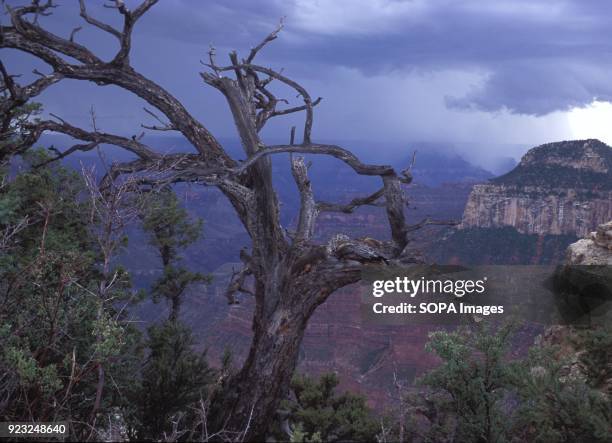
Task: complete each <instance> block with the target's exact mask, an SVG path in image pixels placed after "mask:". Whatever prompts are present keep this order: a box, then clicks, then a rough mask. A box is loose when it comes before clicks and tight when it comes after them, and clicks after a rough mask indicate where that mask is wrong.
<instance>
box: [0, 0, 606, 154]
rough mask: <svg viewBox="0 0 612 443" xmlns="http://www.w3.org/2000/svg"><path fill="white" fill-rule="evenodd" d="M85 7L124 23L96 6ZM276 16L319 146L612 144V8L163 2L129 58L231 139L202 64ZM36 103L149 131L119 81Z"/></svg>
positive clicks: (277, 133) (62, 13)
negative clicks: (314, 103) (310, 107)
mask: <svg viewBox="0 0 612 443" xmlns="http://www.w3.org/2000/svg"><path fill="white" fill-rule="evenodd" d="M8 3H11V1H10V0H9V1H8ZM12 3H15V2H12ZM21 3H22V2H21ZM60 3H61V7H60V8H57V9H56V10H55V11H54V16H53V17H50V18H45V19H44V20H43V23H44V24H48V25H49V26H50V27H51V28H52V29H53V30H55V31H57V32H59V33H61V34H62V35H64V36H67V35H69V33H70V30H71V29H72V28H74V27H75V26H77V25H80V24H82V23H81V19H80V18H79V16H78V8H77V6H76V4H77V2H76V1H72V0H70V1H68V0H63V1H60ZM87 3H88V4H89V5H90V9H91V12H92V13H94V12H95V13H96V14H99V17H101V18H104V19H105V20H107V21H109V22H116V23H118V18H117V17H116V16H115V15H116V12H115V11H113V10H108V9H102V8H99V7H98V6H99V5H100V4H101V2H100V1H93V0H92V1H88V2H87ZM127 3H128V4H131V5H135V4H136V2H133V1H129V0H128V1H127ZM280 17H285V29H284V31H283V33H282V34H281V36H280V38H279V39H278V40H276V41H275V42H273V43H272V45H271V46H269V47H268V48H267V49H266V50H265V52H263V53H262V54H261V57H260V59H259V63H260V64H264V65H267V66H271V67H274V68H284V73H285V74H286V75H288V76H290V77H293V78H295V79H296V80H298V81H300V82H302V83H303V84H304V85H305V86H306V87H307V88H308V89H309V91H310V92H311V95H313V96H315V97H317V96H322V97H323V98H324V100H323V102H322V103H321V105H320V107H319V108H318V110H317V113H316V115H315V119H316V120H315V127H314V138H315V140H316V139H320V140H352V139H355V140H361V141H372V142H374V143H375V142H379V143H381V145H382V146H384V145H385V143H389V142H393V144H403V143H406V144H409V143H410V142H413V141H430V142H451V143H456V144H457V145H458V146H460V147H459V148H458V149H459V150H460V151H462V152H463V153H464V154H466V156H467V157H468V158H470V159H472V160H474V159H476V160H478V159H483V158H488V157H491V156H494V155H500V156H501V155H514V156H517V155H519V154H520V153H521V152H522V151H523V150H524V149H526V148H527V147H531V146H534V145H537V144H540V143H544V142H547V141H557V140H562V139H570V138H584V137H599V138H601V139H603V140H604V141H607V142H608V143H611V142H612V129H610V128H612V121H611V120H612V106H610V105H609V104H608V103H607V102H608V101H612V75H611V74H612V36H611V35H610V32H609V31H610V29H612V1H610V0H588V1H585V0H573V1H564V0H495V1H485V0H454V1H453V0H257V1H254V0H207V1H202V0H161V1H160V4H158V5H156V6H155V7H154V8H153V9H152V10H151V11H149V13H147V15H146V16H145V17H144V18H143V19H142V20H141V22H140V23H139V25H138V27H137V28H136V32H135V36H134V45H133V50H132V63H133V65H134V67H135V68H136V69H138V70H140V71H141V72H143V73H144V74H145V75H147V76H149V77H150V78H152V79H153V80H155V81H157V82H158V83H160V84H161V85H162V86H164V87H165V88H167V89H168V90H170V91H171V92H172V93H174V94H175V95H176V96H177V97H178V98H180V99H181V100H182V101H183V102H184V103H185V105H186V106H187V108H188V109H189V110H190V111H191V112H192V113H193V114H194V115H196V116H197V117H198V118H200V119H201V120H202V121H203V123H204V124H205V125H206V126H207V127H208V128H209V129H210V130H212V131H213V133H215V134H216V135H218V136H219V137H232V136H234V132H233V126H232V121H231V118H230V117H229V113H228V111H227V108H226V106H225V103H224V101H223V98H222V97H221V96H220V94H219V93H218V92H217V91H215V90H211V88H209V87H207V86H206V85H205V84H203V82H202V80H201V79H200V77H199V75H198V72H199V71H202V70H203V69H204V67H203V66H202V65H201V64H200V60H201V59H203V58H204V57H205V54H206V52H207V50H208V47H209V44H211V43H212V44H214V45H215V46H216V47H217V52H218V54H219V55H218V57H219V59H220V60H224V57H225V54H226V53H227V52H228V51H229V50H232V49H236V50H238V51H239V52H241V53H242V54H245V53H247V52H248V50H249V48H250V47H251V46H252V45H254V44H256V43H257V42H258V41H259V40H261V38H262V37H263V36H264V35H265V34H267V33H268V32H269V31H270V30H271V29H273V28H274V26H275V25H276V23H277V22H278V20H279V18H280ZM2 20H3V23H6V22H7V18H6V17H3V19H2ZM77 41H79V42H81V43H86V44H89V45H92V46H93V47H95V49H96V51H97V52H98V53H99V54H102V55H103V56H106V57H109V56H110V55H111V54H112V53H113V50H114V49H115V47H116V41H114V40H113V38H112V37H109V36H107V35H104V34H103V33H100V32H99V31H97V30H93V29H90V28H87V27H85V28H84V29H83V31H81V32H79V33H78V34H77ZM0 55H1V56H2V59H3V60H6V61H7V64H8V65H9V67H10V68H11V70H12V71H13V72H29V71H30V70H31V67H32V66H33V65H32V60H31V58H30V57H29V56H26V55H23V54H17V53H15V52H13V51H8V50H2V52H1V53H0ZM37 66H38V67H40V68H41V69H42V67H44V65H40V64H39V65H37ZM24 78H25V77H24ZM288 98H292V97H288ZM41 101H42V102H43V103H44V104H45V106H46V110H48V111H51V112H54V113H57V114H59V115H61V116H62V117H64V118H66V119H67V120H70V121H71V122H73V123H75V124H81V125H88V120H87V112H88V109H89V108H90V107H91V106H92V105H93V106H95V109H96V112H97V114H98V122H99V124H100V125H101V126H102V129H105V130H109V131H111V130H112V131H118V132H120V133H123V134H133V133H136V132H137V131H138V127H139V125H140V123H142V122H149V123H150V119H149V117H148V116H147V115H146V114H145V113H144V112H143V111H142V105H143V104H142V103H141V102H140V101H139V99H136V98H134V97H131V96H130V95H129V93H126V92H123V91H120V90H118V89H117V88H114V87H99V86H95V85H91V84H88V83H82V82H77V81H65V82H62V83H61V84H59V85H56V86H54V87H52V88H50V89H49V90H48V91H47V92H45V94H44V95H43V96H42V97H41ZM290 125H291V121H290V120H284V121H282V120H279V121H278V122H276V124H274V125H272V126H271V127H270V128H269V129H268V130H267V132H266V134H265V135H266V136H267V137H268V138H270V139H272V138H277V137H286V134H287V133H288V127H289V126H290ZM509 145H517V146H518V147H515V148H513V147H510V146H509ZM374 148H375V145H373V149H374Z"/></svg>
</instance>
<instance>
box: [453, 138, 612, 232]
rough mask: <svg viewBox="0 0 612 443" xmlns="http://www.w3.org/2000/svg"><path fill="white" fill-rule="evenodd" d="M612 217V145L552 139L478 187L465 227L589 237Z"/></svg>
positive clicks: (464, 216)
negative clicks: (502, 173)
mask: <svg viewBox="0 0 612 443" xmlns="http://www.w3.org/2000/svg"><path fill="white" fill-rule="evenodd" d="M610 219H612V148H611V147H609V146H608V145H606V144H604V143H602V142H600V141H599V140H593V139H591V140H574V141H563V142H558V143H548V144H545V145H541V146H538V147H535V148H533V149H531V150H530V151H528V152H527V153H526V154H525V155H524V156H523V158H522V159H521V162H520V163H519V165H518V166H517V167H516V168H514V169H513V170H512V171H510V172H508V173H507V174H505V175H502V176H500V177H497V178H494V179H492V180H490V182H489V183H488V184H480V185H475V186H474V188H473V190H472V192H471V194H470V197H469V199H468V203H467V205H466V208H465V211H464V214H463V219H462V223H461V226H460V228H461V229H466V228H498V227H504V226H512V227H514V228H515V229H516V230H517V231H518V232H520V233H523V234H538V235H546V234H549V235H564V234H574V235H577V236H580V237H583V236H586V235H587V234H589V233H590V232H591V231H593V230H594V229H595V228H596V227H597V226H598V225H599V224H601V223H604V222H607V221H608V220H610Z"/></svg>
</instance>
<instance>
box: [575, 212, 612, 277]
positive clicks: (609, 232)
mask: <svg viewBox="0 0 612 443" xmlns="http://www.w3.org/2000/svg"><path fill="white" fill-rule="evenodd" d="M567 264H570V265H609V266H612V221H609V222H607V223H604V224H601V225H599V226H598V227H597V230H596V231H595V232H591V233H590V234H589V235H588V236H587V237H586V238H583V239H581V240H578V241H577V242H576V243H573V244H571V245H570V246H569V248H568V249H567Z"/></svg>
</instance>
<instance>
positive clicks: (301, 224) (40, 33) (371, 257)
mask: <svg viewBox="0 0 612 443" xmlns="http://www.w3.org/2000/svg"><path fill="white" fill-rule="evenodd" d="M156 2H157V1H156V0H144V1H143V2H142V3H141V4H140V5H139V6H138V7H136V8H135V9H133V10H132V9H129V8H128V7H127V6H126V4H125V2H124V1H123V0H115V1H112V2H110V5H107V6H111V7H114V8H116V10H117V12H118V14H120V15H121V17H122V19H123V20H122V21H123V25H122V28H121V29H118V28H116V27H113V26H111V25H109V24H107V23H103V22H101V21H99V20H98V19H96V18H95V17H93V16H91V15H90V14H89V12H88V11H87V9H86V7H85V2H84V1H83V0H81V1H80V7H81V14H80V15H81V17H83V19H84V20H85V21H86V22H87V23H89V24H90V25H92V26H95V27H97V28H98V29H99V30H101V31H102V32H106V33H108V34H110V35H112V36H113V37H115V38H116V39H117V41H118V43H119V45H118V48H119V49H118V51H117V52H116V54H115V56H114V57H113V58H112V59H111V60H110V61H106V60H102V59H101V58H99V57H98V56H97V55H96V54H94V53H93V52H92V51H91V50H90V49H88V48H87V47H85V46H83V45H81V44H79V43H78V42H77V41H75V34H76V31H77V30H78V28H77V29H75V30H74V31H72V33H70V36H69V37H68V38H64V37H62V36H60V35H57V34H55V33H52V32H50V31H49V30H46V29H44V28H43V27H42V26H41V25H40V23H39V22H38V20H37V17H38V16H40V15H45V14H50V13H51V12H52V11H53V8H54V7H55V5H54V4H53V2H52V1H46V2H42V1H37V0H35V1H33V2H32V3H31V4H30V5H28V6H24V7H15V8H10V7H9V8H8V12H9V16H10V20H11V23H10V26H2V27H1V29H0V31H1V32H0V47H4V48H13V49H17V50H20V51H24V52H27V53H29V54H31V55H34V56H35V57H37V58H38V59H40V60H42V61H44V62H46V63H47V64H48V65H49V66H50V67H51V69H52V73H51V74H49V75H47V76H45V78H47V79H48V80H47V81H46V82H45V83H46V85H45V86H49V85H50V84H52V83H55V81H56V80H58V79H63V78H66V79H76V80H84V81H89V82H94V83H96V84H98V85H115V86H117V87H120V88H123V89H124V90H126V91H129V92H131V93H133V94H136V95H137V96H138V97H140V98H142V99H144V100H145V101H146V102H147V103H148V104H149V105H150V106H151V107H153V108H155V109H156V110H157V112H159V113H160V114H161V116H160V117H157V114H156V118H157V119H158V120H159V121H160V122H161V126H159V125H157V126H147V127H146V128H148V129H153V130H164V131H178V132H179V133H181V134H182V135H183V136H184V137H185V138H186V139H187V140H188V141H189V142H190V143H191V145H193V148H194V151H195V152H193V153H189V154H172V155H167V156H162V155H161V154H159V153H158V152H156V151H155V150H154V149H152V148H151V147H149V146H147V145H145V144H144V143H143V142H142V138H140V137H131V138H130V137H122V136H118V135H113V134H109V133H105V132H100V131H97V130H94V131H86V130H83V129H81V128H77V127H74V126H72V125H71V124H69V123H68V122H66V121H64V120H61V119H59V120H57V121H53V120H43V121H39V122H35V123H32V124H30V126H29V127H28V130H29V134H30V135H31V137H32V139H36V138H38V137H39V136H40V135H41V134H42V133H43V132H45V131H49V132H58V133H63V134H66V135H69V136H71V137H73V138H75V139H78V140H81V141H82V142H85V143H84V144H81V145H75V146H73V147H72V148H70V149H68V150H67V151H66V152H73V151H75V150H82V149H91V147H92V146H94V145H98V144H111V145H115V146H118V147H121V148H123V149H125V150H127V151H129V152H131V153H132V154H134V155H135V156H136V159H135V160H133V161H130V162H126V163H123V164H116V165H114V166H113V168H112V170H111V175H113V176H119V175H122V174H136V175H138V174H139V173H140V172H141V171H151V170H160V171H161V170H164V171H170V172H169V173H165V174H163V177H161V176H158V177H153V178H151V177H150V176H149V175H142V176H141V177H140V180H141V182H142V184H143V185H147V184H148V185H151V184H155V183H157V182H160V181H162V182H163V184H168V183H177V182H192V183H199V184H202V185H206V186H214V187H216V188H218V189H219V190H220V191H221V192H222V193H223V194H224V195H225V196H226V197H227V199H228V200H229V202H230V203H231V205H232V206H233V208H234V210H235V212H236V214H237V216H238V218H239V219H240V221H241V222H242V224H243V225H244V228H245V229H246V231H247V232H248V234H249V236H250V239H251V245H250V251H249V252H246V251H245V252H244V253H243V254H241V259H242V261H243V264H244V270H243V271H242V272H238V273H236V276H237V278H244V276H245V275H249V276H250V278H252V279H253V281H254V285H253V289H252V291H249V292H252V293H253V296H254V299H255V311H254V314H253V341H252V343H251V348H250V351H249V354H248V357H247V359H246V361H245V363H244V366H243V367H242V368H241V370H240V371H238V373H237V374H236V375H235V376H234V377H233V378H232V379H231V380H229V382H228V383H227V384H226V386H225V389H224V391H223V393H222V395H221V396H220V397H219V398H220V400H218V401H217V402H215V406H216V407H215V408H214V411H213V413H212V415H213V416H212V417H211V419H210V423H211V426H217V427H218V428H224V429H230V430H231V429H233V430H235V431H236V436H237V437H239V438H241V439H247V440H248V439H257V438H261V437H262V436H263V435H264V433H265V431H266V428H267V426H268V425H269V423H270V420H271V419H272V417H274V416H275V412H276V410H277V407H278V405H279V400H280V399H281V398H282V397H283V396H284V395H285V394H286V391H287V389H288V387H289V382H290V379H291V376H292V374H293V371H294V368H295V366H296V362H297V359H298V351H299V347H300V343H301V341H302V337H303V335H304V330H305V329H306V325H307V323H308V320H309V319H310V317H311V315H312V314H313V312H314V311H315V309H316V308H317V307H318V306H319V305H320V304H321V303H323V302H324V301H325V300H326V299H327V297H328V296H329V295H330V294H332V293H333V292H334V291H336V290H337V289H339V288H342V287H344V286H346V285H349V284H351V283H354V282H357V281H358V280H360V276H361V271H362V268H363V267H364V266H365V265H367V264H370V263H374V262H375V263H389V262H394V261H397V260H402V259H403V258H405V255H406V247H407V244H408V240H407V233H408V232H410V231H411V230H413V228H412V227H411V226H408V225H407V224H406V221H405V217H404V207H405V204H406V202H405V197H404V195H403V191H402V183H409V182H410V181H411V175H410V171H408V170H406V171H403V172H402V173H399V174H398V173H396V171H395V170H394V169H393V168H392V167H391V166H386V165H368V164H364V163H362V162H361V161H360V160H359V159H358V158H357V157H356V156H355V155H353V154H352V153H351V152H350V151H348V150H346V149H343V148H341V147H339V146H336V145H329V144H320V143H316V142H313V141H312V139H311V134H312V127H313V113H314V108H315V106H316V105H317V104H318V103H319V102H320V99H315V100H313V99H312V98H311V96H310V94H309V93H308V92H307V91H306V89H305V88H304V87H302V86H301V85H300V84H298V83H297V82H295V81H293V80H291V79H290V78H288V77H286V76H285V75H283V74H282V73H281V72H279V71H276V70H273V69H270V68H268V67H264V66H261V65H258V64H256V63H255V59H256V57H257V55H258V53H259V52H260V51H261V50H262V49H263V48H264V47H265V46H266V45H267V44H268V43H270V42H271V41H273V40H274V39H276V37H277V34H278V32H279V31H280V28H281V26H279V28H278V29H276V30H275V31H274V32H272V33H271V34H270V35H268V36H267V37H266V38H265V39H264V40H263V41H262V42H261V43H259V44H258V45H257V46H255V47H254V48H252V49H251V50H250V52H249V54H248V55H247V56H246V58H239V56H238V54H237V53H236V52H232V53H231V54H230V55H229V64H228V65H227V66H224V65H219V64H217V62H216V60H215V52H214V49H211V51H210V53H209V54H208V55H209V59H208V60H207V63H205V64H206V66H207V68H208V70H207V72H203V73H201V74H200V75H201V77H202V79H203V81H204V83H205V84H207V85H209V86H212V87H213V88H215V89H217V90H218V91H220V92H221V93H222V94H223V95H224V97H225V98H226V100H227V103H228V106H229V109H230V111H231V114H232V116H233V118H234V122H235V125H236V129H237V131H238V134H239V136H240V140H241V142H242V147H243V149H244V152H245V153H246V160H244V161H237V160H235V159H233V158H232V157H230V155H229V154H228V153H227V151H226V150H224V148H223V146H222V145H221V144H220V143H219V141H218V140H217V139H216V138H215V137H214V136H213V135H212V134H211V133H210V132H209V131H208V129H206V127H205V126H204V125H203V124H202V123H200V122H199V121H198V120H196V119H195V118H194V117H193V116H192V115H191V114H190V113H189V112H188V111H187V110H186V109H185V107H184V106H183V105H182V104H181V103H180V102H179V101H178V100H177V99H176V98H175V97H174V96H173V95H171V94H170V93H169V92H168V91H166V90H165V89H163V88H162V87H161V86H159V85H158V84H156V83H155V82H153V81H152V80H150V79H148V78H146V77H144V76H143V75H142V74H140V73H138V72H137V71H136V70H134V68H133V67H132V66H131V65H130V47H131V36H132V32H133V30H134V26H135V24H136V22H137V21H138V19H140V18H141V17H142V15H143V14H144V13H146V12H147V10H149V9H150V8H151V7H152V6H153V5H154V4H155V3H156ZM271 82H278V83H282V84H284V85H285V86H287V87H289V88H292V89H293V90H295V92H296V93H297V95H298V97H300V99H301V103H300V104H299V105H297V106H293V107H289V105H286V101H285V100H282V99H280V98H278V97H277V96H276V95H275V94H274V93H273V92H272V91H271V89H270V88H269V85H270V83H271ZM283 104H285V105H284V106H286V107H282V106H283ZM298 112H299V113H304V115H305V120H304V125H303V128H302V131H301V132H302V133H301V139H302V140H301V142H299V143H295V142H294V140H293V137H292V140H291V142H290V143H288V144H285V145H266V144H265V143H264V141H263V140H262V138H261V137H260V135H259V133H260V131H261V129H262V128H263V127H264V126H265V125H266V123H267V122H268V121H269V120H270V119H272V118H274V117H277V116H282V115H286V114H291V113H298ZM149 113H151V114H152V111H149ZM66 152H64V153H63V154H60V155H58V157H60V156H63V155H66ZM281 153H290V154H294V155H292V158H291V162H290V163H291V164H290V167H291V171H292V173H293V177H294V179H295V183H296V185H297V188H298V189H299V192H300V198H301V205H300V209H299V215H298V223H297V228H296V230H295V232H294V233H293V234H291V235H288V234H287V232H288V231H287V230H286V229H285V228H284V227H283V226H282V225H281V223H280V219H279V203H278V199H277V194H276V192H275V190H274V188H273V185H272V166H271V165H272V163H271V156H272V155H275V154H281ZM295 154H316V155H327V156H332V157H335V158H336V159H338V160H340V161H342V162H344V163H345V164H346V165H348V166H349V167H351V168H352V169H353V170H354V171H355V173H357V174H359V175H367V176H377V177H379V178H380V180H381V188H380V190H378V191H376V192H374V193H373V194H371V195H369V196H365V197H363V198H358V199H354V200H353V201H351V202H349V203H348V204H332V203H325V202H318V201H317V200H316V199H315V197H314V193H313V189H312V187H311V182H310V179H309V177H308V168H307V166H306V164H305V162H304V159H303V157H302V156H299V155H295ZM375 203H377V204H380V205H382V206H384V208H385V210H386V215H387V218H388V222H389V227H390V231H391V240H390V241H373V240H372V239H365V240H360V239H355V238H350V237H348V236H346V235H337V236H335V237H334V238H333V239H332V240H331V241H330V242H329V243H328V244H318V243H317V242H315V241H313V238H312V237H313V232H314V229H315V222H316V220H317V215H318V214H319V213H320V212H323V211H340V212H351V211H353V210H354V209H355V208H357V207H359V206H362V205H368V204H375ZM424 224H425V223H424ZM232 285H233V286H232V287H233V288H234V290H237V289H240V288H242V287H243V285H242V284H241V283H240V282H238V283H236V282H232ZM228 298H229V300H230V302H232V301H233V300H234V291H233V290H230V291H228Z"/></svg>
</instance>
